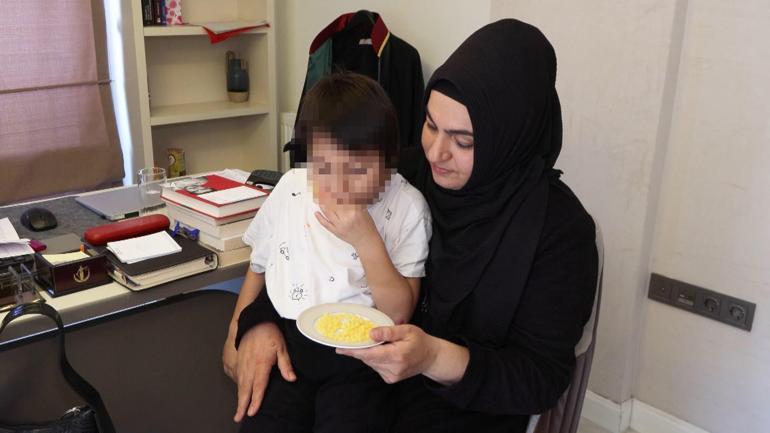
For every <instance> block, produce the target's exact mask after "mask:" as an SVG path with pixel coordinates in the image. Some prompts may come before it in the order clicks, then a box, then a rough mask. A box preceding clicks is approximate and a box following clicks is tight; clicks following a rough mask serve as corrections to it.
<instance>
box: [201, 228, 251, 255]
mask: <svg viewBox="0 0 770 433" xmlns="http://www.w3.org/2000/svg"><path fill="white" fill-rule="evenodd" d="M198 241H200V243H202V244H204V245H206V246H209V247H214V248H216V249H217V251H230V250H235V249H238V248H243V247H245V246H246V243H245V242H243V233H241V234H237V235H235V236H230V237H227V238H217V237H214V236H210V235H207V234H206V233H203V232H200V234H198Z"/></svg>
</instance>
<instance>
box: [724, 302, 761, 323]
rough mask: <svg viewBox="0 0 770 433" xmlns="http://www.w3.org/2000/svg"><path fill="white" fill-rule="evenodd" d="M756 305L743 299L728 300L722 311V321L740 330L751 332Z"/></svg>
mask: <svg viewBox="0 0 770 433" xmlns="http://www.w3.org/2000/svg"><path fill="white" fill-rule="evenodd" d="M755 308H756V305H754V304H752V303H751V302H746V301H744V300H741V299H736V298H728V299H727V302H726V305H725V307H724V308H723V309H722V315H721V320H722V321H723V322H725V323H728V324H730V325H733V326H737V327H738V328H742V329H745V330H747V331H751V324H752V322H754V309H755Z"/></svg>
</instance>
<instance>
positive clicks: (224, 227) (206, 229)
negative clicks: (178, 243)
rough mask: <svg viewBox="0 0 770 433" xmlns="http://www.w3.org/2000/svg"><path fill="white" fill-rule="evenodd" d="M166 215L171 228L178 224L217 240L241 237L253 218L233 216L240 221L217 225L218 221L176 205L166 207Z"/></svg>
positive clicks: (249, 216) (251, 216)
mask: <svg viewBox="0 0 770 433" xmlns="http://www.w3.org/2000/svg"><path fill="white" fill-rule="evenodd" d="M255 213H256V212H255ZM166 214H167V215H168V218H169V219H170V220H171V227H174V225H176V223H177V222H179V223H180V224H182V225H183V226H185V227H188V228H194V229H198V230H200V231H201V233H206V234H207V235H210V236H214V237H217V238H227V237H230V236H235V235H237V234H241V235H242V234H243V233H245V232H246V229H247V228H249V224H251V221H252V218H253V217H254V215H250V214H246V215H245V218H242V215H235V217H237V218H242V219H239V220H237V221H231V222H225V223H221V224H218V221H217V220H215V219H213V218H210V217H206V216H205V215H202V214H199V213H197V212H195V211H194V210H192V209H187V208H185V207H181V206H177V205H168V206H167V207H166Z"/></svg>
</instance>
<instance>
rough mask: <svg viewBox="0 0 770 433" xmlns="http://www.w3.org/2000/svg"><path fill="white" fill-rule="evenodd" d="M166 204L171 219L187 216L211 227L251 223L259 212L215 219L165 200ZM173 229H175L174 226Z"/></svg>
mask: <svg viewBox="0 0 770 433" xmlns="http://www.w3.org/2000/svg"><path fill="white" fill-rule="evenodd" d="M164 202H165V203H166V213H168V212H169V211H171V214H169V218H170V219H171V218H172V214H173V215H186V216H187V217H188V218H193V219H195V220H196V221H201V222H203V223H206V224H209V225H213V226H221V225H227V224H231V223H234V222H237V221H243V220H248V221H251V219H252V218H253V217H254V215H256V214H257V210H258V209H255V210H253V211H250V212H244V213H240V214H236V215H231V216H229V217H223V218H214V217H210V216H208V215H204V214H202V213H200V212H197V211H195V210H193V209H190V208H187V207H184V206H182V205H180V204H176V203H172V202H170V201H168V200H164ZM191 225H192V226H193V227H195V224H191ZM172 227H173V225H172ZM195 228H198V227H195Z"/></svg>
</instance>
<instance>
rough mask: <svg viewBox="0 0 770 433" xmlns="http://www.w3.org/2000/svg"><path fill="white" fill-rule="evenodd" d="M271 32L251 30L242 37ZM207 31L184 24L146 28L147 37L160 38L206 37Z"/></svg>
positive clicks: (265, 28) (268, 29)
mask: <svg viewBox="0 0 770 433" xmlns="http://www.w3.org/2000/svg"><path fill="white" fill-rule="evenodd" d="M269 31H270V28H268V27H261V28H257V29H251V30H248V31H245V32H243V33H241V34H242V35H263V34H266V33H267V32H269ZM206 35H208V33H206V30H203V27H201V26H194V25H190V24H184V25H179V26H146V27H144V36H145V37H158V36H206Z"/></svg>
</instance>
